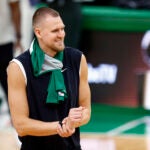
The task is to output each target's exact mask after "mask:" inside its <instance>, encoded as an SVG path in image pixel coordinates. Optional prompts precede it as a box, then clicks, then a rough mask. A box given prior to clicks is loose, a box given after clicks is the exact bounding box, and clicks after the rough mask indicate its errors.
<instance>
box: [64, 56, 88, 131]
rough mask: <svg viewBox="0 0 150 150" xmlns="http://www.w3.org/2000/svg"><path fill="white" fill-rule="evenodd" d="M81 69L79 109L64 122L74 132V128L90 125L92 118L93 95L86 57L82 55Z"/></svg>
mask: <svg viewBox="0 0 150 150" xmlns="http://www.w3.org/2000/svg"><path fill="white" fill-rule="evenodd" d="M80 69H81V70H80V85H79V107H78V108H72V109H70V111H69V115H68V117H67V118H66V119H65V120H64V124H66V128H67V130H69V129H72V130H73V128H74V127H75V128H76V127H79V126H82V125H84V124H86V123H88V121H89V120H90V117H91V93H90V88H89V84H88V67H87V62H86V58H85V56H84V55H82V59H81V64H80Z"/></svg>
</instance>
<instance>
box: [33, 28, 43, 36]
mask: <svg viewBox="0 0 150 150" xmlns="http://www.w3.org/2000/svg"><path fill="white" fill-rule="evenodd" d="M34 34H35V35H36V37H38V38H40V37H41V31H40V29H39V28H34Z"/></svg>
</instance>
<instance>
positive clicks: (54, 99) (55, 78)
mask: <svg viewBox="0 0 150 150" xmlns="http://www.w3.org/2000/svg"><path fill="white" fill-rule="evenodd" d="M30 53H31V62H32V66H33V71H34V75H35V76H36V77H37V76H40V75H41V74H43V73H47V72H51V76H50V80H49V85H48V89H47V92H48V94H47V99H46V103H55V104H57V103H59V102H60V101H64V99H65V98H67V92H66V87H65V84H64V78H63V74H62V72H61V69H62V67H63V65H62V61H63V51H61V52H58V53H57V54H56V56H55V57H54V58H52V57H50V56H48V55H46V54H45V53H44V52H43V51H42V50H41V48H40V46H39V44H38V41H37V39H34V40H33V42H32V44H31V47H30Z"/></svg>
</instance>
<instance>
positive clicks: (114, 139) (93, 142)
mask: <svg viewBox="0 0 150 150" xmlns="http://www.w3.org/2000/svg"><path fill="white" fill-rule="evenodd" d="M81 145H82V149H83V150H150V137H148V136H144V135H118V136H108V135H105V134H92V133H81ZM19 146H20V143H18V141H17V137H16V134H15V132H14V130H13V129H12V128H9V129H4V130H1V131H0V150H19Z"/></svg>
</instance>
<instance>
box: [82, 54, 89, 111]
mask: <svg viewBox="0 0 150 150" xmlns="http://www.w3.org/2000/svg"><path fill="white" fill-rule="evenodd" d="M80 67H81V68H80V69H81V70H80V87H79V104H80V105H81V106H84V107H87V108H88V107H90V105H91V102H90V100H91V92H90V87H89V84H88V67H87V62H86V58H85V56H84V55H82V59H81V64H80Z"/></svg>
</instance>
